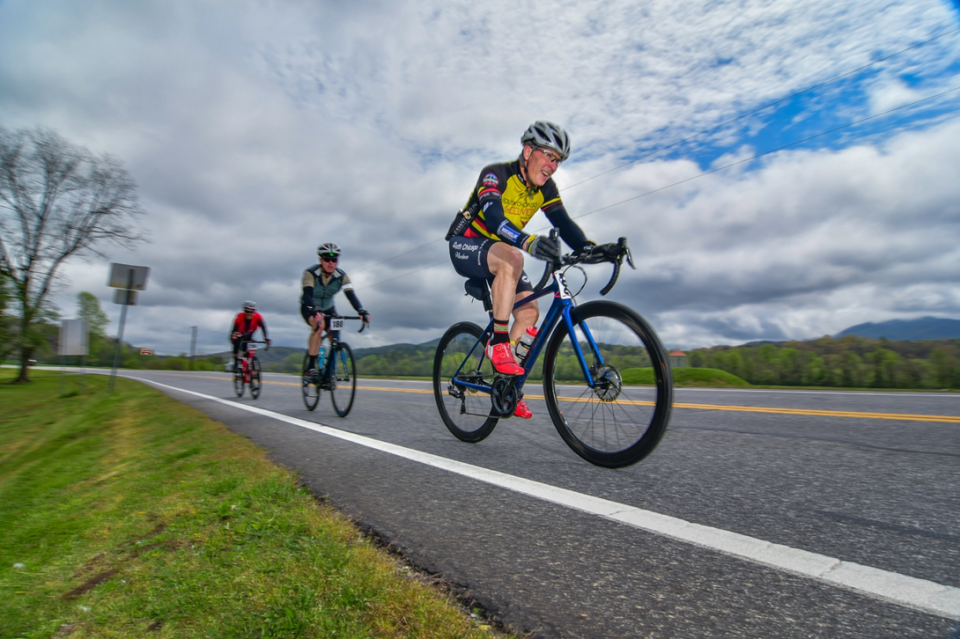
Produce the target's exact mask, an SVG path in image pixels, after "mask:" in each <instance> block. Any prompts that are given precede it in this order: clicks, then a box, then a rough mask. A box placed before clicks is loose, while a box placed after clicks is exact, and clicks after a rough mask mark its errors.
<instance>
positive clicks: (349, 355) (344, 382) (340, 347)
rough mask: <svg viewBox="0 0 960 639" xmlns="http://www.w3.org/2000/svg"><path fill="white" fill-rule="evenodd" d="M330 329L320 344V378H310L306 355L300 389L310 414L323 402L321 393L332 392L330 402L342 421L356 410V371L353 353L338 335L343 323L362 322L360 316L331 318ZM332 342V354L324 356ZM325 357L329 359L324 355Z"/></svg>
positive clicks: (362, 326)
mask: <svg viewBox="0 0 960 639" xmlns="http://www.w3.org/2000/svg"><path fill="white" fill-rule="evenodd" d="M326 317H329V318H330V328H329V329H328V331H327V333H326V334H324V336H323V338H322V339H323V341H321V342H320V344H321V346H320V356H318V359H317V371H318V373H317V375H316V376H314V377H308V376H307V364H308V363H309V361H310V355H309V353H304V355H303V366H302V367H301V370H302V373H301V384H300V385H301V389H302V391H303V404H304V405H305V406H306V407H307V410H313V409H314V408H316V407H317V404H318V403H319V402H320V393H321V392H322V391H325V390H327V391H330V399H331V400H332V401H333V410H335V411H336V412H337V415H339V416H340V417H346V416H347V414H348V413H349V412H350V409H351V408H352V407H353V397H354V395H355V394H356V392H357V375H356V367H355V366H354V362H353V351H352V350H351V349H350V345H349V344H347V343H346V342H341V341H340V339H339V338H338V337H337V336H338V334H339V331H340V330H341V329H342V328H343V321H344V320H358V319H362V318H361V317H360V316H359V315H349V316H347V315H330V314H326ZM366 327H367V324H361V325H360V330H359V331H357V332H358V333H362V332H363V329H365V328H366ZM328 335H329V336H330V337H331V338H332V341H331V343H330V350H329V351H328V352H325V350H324V347H323V343H324V341H325V340H326V339H327V336H328ZM324 354H326V357H323V355H324Z"/></svg>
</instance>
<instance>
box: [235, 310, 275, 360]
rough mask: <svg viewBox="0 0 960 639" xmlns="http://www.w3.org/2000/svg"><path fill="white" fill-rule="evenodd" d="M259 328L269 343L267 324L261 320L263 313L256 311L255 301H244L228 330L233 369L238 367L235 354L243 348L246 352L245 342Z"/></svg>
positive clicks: (268, 343)
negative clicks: (241, 309)
mask: <svg viewBox="0 0 960 639" xmlns="http://www.w3.org/2000/svg"><path fill="white" fill-rule="evenodd" d="M258 328H259V329H260V330H261V331H262V332H263V341H265V342H266V343H267V346H269V345H270V338H269V337H267V325H266V323H265V322H264V321H263V315H261V314H260V313H258V312H257V303H256V302H250V301H247V302H244V303H243V311H242V312H240V313H237V316H236V317H235V318H234V319H233V329H232V330H231V331H230V341H231V342H233V370H237V369H238V368H239V365H240V363H239V362H238V361H237V354H238V353H239V352H240V349H241V347H242V348H243V354H244V355H246V354H247V342H249V341H251V340H252V339H253V334H254V333H255V332H256V331H257V329H258Z"/></svg>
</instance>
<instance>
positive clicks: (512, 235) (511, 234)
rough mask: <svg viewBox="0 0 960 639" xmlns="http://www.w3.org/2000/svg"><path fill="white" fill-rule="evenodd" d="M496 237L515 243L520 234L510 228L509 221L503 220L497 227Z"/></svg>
mask: <svg viewBox="0 0 960 639" xmlns="http://www.w3.org/2000/svg"><path fill="white" fill-rule="evenodd" d="M497 235H499V236H500V237H504V238H506V239H508V240H510V241H511V242H516V241H517V240H518V239H520V232H519V231H517V230H515V229H513V228H511V227H510V221H509V220H504V221H503V222H501V223H500V226H498V227H497Z"/></svg>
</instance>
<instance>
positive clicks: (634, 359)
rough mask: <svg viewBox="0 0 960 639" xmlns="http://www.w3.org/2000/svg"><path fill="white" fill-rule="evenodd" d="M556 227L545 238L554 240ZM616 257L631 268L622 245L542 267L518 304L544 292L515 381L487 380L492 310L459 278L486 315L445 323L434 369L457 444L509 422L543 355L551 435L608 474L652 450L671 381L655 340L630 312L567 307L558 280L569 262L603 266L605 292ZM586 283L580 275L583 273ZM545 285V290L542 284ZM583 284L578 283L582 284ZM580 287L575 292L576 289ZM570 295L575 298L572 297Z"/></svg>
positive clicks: (480, 291) (608, 305) (479, 285)
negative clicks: (546, 304)
mask: <svg viewBox="0 0 960 639" xmlns="http://www.w3.org/2000/svg"><path fill="white" fill-rule="evenodd" d="M556 234H557V233H556V229H554V230H553V231H552V232H551V237H553V238H554V240H556ZM624 259H626V260H627V263H628V264H629V265H630V266H631V267H633V268H636V267H634V266H633V258H632V256H631V254H630V249H629V248H628V247H627V240H626V238H620V241H619V242H618V243H616V244H610V245H606V246H601V247H596V248H594V249H592V250H588V251H586V252H580V253H571V254H567V255H564V256H562V257H560V258H559V259H558V260H557V261H556V262H552V263H548V264H547V266H546V269H545V270H544V273H543V277H542V278H541V280H540V282H539V283H538V284H537V286H536V287H535V288H534V294H533V295H532V296H530V297H527V298H525V299H524V300H523V301H522V302H520V303H518V304H517V305H516V306H520V305H521V304H526V303H529V302H531V301H534V300H536V299H538V298H541V297H543V296H545V295H549V294H551V293H552V294H553V296H554V298H553V304H552V305H551V306H550V308H549V310H548V311H547V313H546V315H545V316H544V318H543V321H542V322H541V324H540V329H539V331H538V333H537V335H536V337H535V338H534V340H533V342H532V344H531V345H530V347H529V352H528V353H527V354H526V357H525V359H523V361H521V362H520V363H521V366H522V367H523V369H524V373H523V374H522V375H515V376H514V375H501V374H499V373H496V372H495V371H494V369H493V365H492V364H491V363H490V360H489V359H488V358H487V357H486V356H485V353H484V347H485V345H486V342H487V340H488V339H489V337H490V335H491V334H492V331H493V303H492V299H491V296H490V288H489V286H488V284H487V282H486V281H485V280H482V279H476V280H467V282H466V283H465V288H466V290H467V293H468V294H470V295H471V296H473V297H474V298H476V299H478V300H481V301H482V302H483V304H484V310H486V311H487V312H488V314H489V316H490V322H489V323H488V324H487V327H486V328H485V329H481V328H480V326H478V325H477V324H474V323H473V322H459V323H457V324H454V325H453V326H451V327H450V328H449V329H448V330H447V332H446V333H445V334H444V335H443V337H442V338H441V339H440V343H439V344H438V345H437V353H436V356H435V358H434V363H433V391H434V397H435V399H436V401H437V408H438V409H439V410H440V416H441V417H442V419H443V423H444V424H445V425H446V427H447V428H448V429H449V430H450V432H451V433H453V435H454V436H456V437H457V438H458V439H460V440H462V441H465V442H479V441H481V440H483V439H485V438H486V437H488V436H489V435H490V433H492V432H493V429H494V428H495V427H496V425H497V423H498V422H499V420H501V419H508V418H510V417H512V416H513V412H514V409H515V408H516V405H517V402H518V401H519V400H520V399H521V398H522V397H523V390H524V384H525V382H526V381H527V379H528V377H529V376H530V373H531V372H532V371H533V370H534V366H535V364H536V362H537V359H538V357H539V355H540V353H541V351H542V352H543V353H544V364H543V390H544V395H545V399H546V403H547V409H548V411H549V413H550V417H551V419H552V421H553V424H554V426H555V427H556V429H557V431H558V432H559V433H560V437H562V438H563V441H565V442H566V443H567V445H568V446H570V448H572V449H573V451H574V452H575V453H577V454H578V455H580V456H581V457H582V458H584V459H586V460H587V461H589V462H591V463H593V464H596V465H597V466H604V467H607V468H621V467H624V466H629V465H631V464H635V463H637V462H638V461H640V460H641V459H643V458H644V457H646V456H647V455H649V454H650V453H651V452H653V450H654V448H656V447H657V444H659V443H660V440H661V439H662V438H663V435H664V433H665V432H666V429H667V424H668V423H669V422H670V413H671V410H672V406H673V379H672V375H671V371H670V362H669V359H668V357H667V354H666V351H665V349H664V348H663V344H661V343H660V338H659V337H657V334H656V332H655V331H654V330H653V328H652V327H651V326H650V325H649V324H648V323H647V321H646V320H644V319H643V318H642V317H641V316H640V315H639V314H638V313H636V312H635V311H634V310H632V309H630V308H628V307H626V306H624V305H622V304H618V303H616V302H611V301H606V300H598V301H592V302H586V303H585V304H581V305H576V304H575V303H574V298H575V297H576V293H575V294H571V293H570V289H569V287H568V286H567V282H566V280H565V279H564V276H565V274H566V273H567V271H568V270H569V269H571V268H576V269H577V270H579V271H581V272H583V269H581V268H580V267H579V266H577V265H578V264H600V263H605V262H606V263H612V264H613V274H612V275H611V277H610V281H609V282H607V284H606V286H604V288H603V289H602V290H601V291H600V294H601V295H606V294H607V293H609V292H610V290H611V289H612V288H613V286H614V285H615V284H616V282H617V278H618V277H619V275H620V267H621V264H622V263H623V261H624ZM583 277H584V278H586V273H585V272H584V273H583ZM548 282H549V285H547V283H548ZM584 284H586V281H584ZM580 290H583V288H582V287H581V289H580ZM577 293H579V291H578V292H577Z"/></svg>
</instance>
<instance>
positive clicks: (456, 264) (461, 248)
mask: <svg viewBox="0 0 960 639" xmlns="http://www.w3.org/2000/svg"><path fill="white" fill-rule="evenodd" d="M493 242H494V240H491V239H488V238H485V237H463V236H462V235H458V236H456V237H451V238H450V261H451V262H453V268H455V269H456V271H457V273H459V274H460V275H462V276H464V277H466V278H469V279H476V280H487V281H488V282H492V281H493V273H491V272H490V269H489V268H487V253H489V252H490V247H491V246H492V245H493ZM524 291H528V292H532V291H533V284H531V283H530V278H529V277H527V272H526V271H522V272H521V273H520V281H519V282H517V293H522V292H524Z"/></svg>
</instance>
